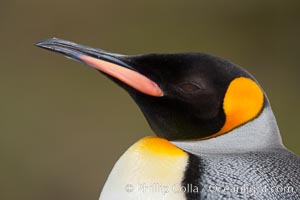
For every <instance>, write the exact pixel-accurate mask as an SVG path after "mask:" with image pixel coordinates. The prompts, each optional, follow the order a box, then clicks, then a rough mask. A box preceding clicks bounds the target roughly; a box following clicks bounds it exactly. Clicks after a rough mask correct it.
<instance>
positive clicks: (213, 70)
mask: <svg viewBox="0 0 300 200" xmlns="http://www.w3.org/2000/svg"><path fill="white" fill-rule="evenodd" d="M36 45H37V46H39V47H42V48H45V49H48V50H51V51H54V52H58V53H61V54H64V55H65V56H66V57H69V58H72V59H73V60H75V61H79V62H81V63H84V64H86V65H89V66H91V67H93V68H95V69H97V70H98V71H100V72H101V73H102V74H104V75H105V76H107V77H108V78H109V79H111V80H112V81H114V82H116V83H117V84H118V85H119V86H121V87H122V88H123V89H125V90H126V91H127V92H128V93H129V95H130V96H131V97H132V98H133V99H134V101H135V102H136V104H137V105H138V106H139V108H140V110H141V111H142V112H143V114H144V116H145V118H146V120H147V121H148V123H149V125H150V127H151V129H152V130H153V132H154V133H155V134H156V136H149V137H145V138H142V139H141V140H139V141H137V142H136V143H135V144H133V145H132V146H131V147H130V148H129V149H128V150H127V151H126V152H125V153H124V154H123V155H122V156H121V157H120V159H119V160H118V161H117V162H116V164H115V165H114V167H113V169H112V171H111V173H110V175H109V176H108V178H107V181H106V183H105V185H104V187H103V190H102V192H101V194H100V200H121V199H122V200H199V199H295V200H296V199H300V158H299V157H298V156H297V155H295V154H294V153H292V152H291V151H289V150H288V149H287V148H286V147H285V146H284V145H283V143H282V140H281V136H280V133H279V130H278V126H277V122H276V120H275V117H274V114H273V112H272V109H271V106H270V103H269V100H268V98H267V96H266V94H265V92H264V91H263V89H262V87H261V86H260V85H259V83H258V82H257V81H256V80H255V78H254V77H253V76H252V75H250V74H249V73H248V72H247V71H246V70H244V69H242V68H241V67H239V66H237V65H235V64H233V63H231V62H228V61H226V60H224V59H221V58H218V57H215V56H212V55H208V54H204V53H173V54H144V55H132V56H128V55H121V54H115V53H109V52H107V51H104V50H101V49H96V48H91V47H88V46H83V45H79V44H76V43H73V42H70V41H66V40H62V39H57V38H52V39H46V40H43V41H41V42H39V43H37V44H36Z"/></svg>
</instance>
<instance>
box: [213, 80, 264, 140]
mask: <svg viewBox="0 0 300 200" xmlns="http://www.w3.org/2000/svg"><path fill="white" fill-rule="evenodd" d="M263 104H264V94H263V92H262V90H261V89H260V87H259V86H258V85H257V84H256V83H255V82H254V81H253V80H251V79H250V78H246V77H239V78H236V79H234V80H233V81H232V82H231V83H230V85H229V87H228V89H227V91H226V94H225V97H224V102H223V109H224V113H225V116H226V121H225V124H224V126H223V127H222V129H221V130H220V131H219V132H217V133H216V134H214V135H213V137H215V136H218V135H222V134H223V133H226V132H228V131H230V130H232V129H234V128H236V127H238V126H240V125H242V124H244V123H246V122H248V121H250V120H252V119H254V118H255V117H256V116H257V115H258V114H259V113H260V111H261V109H262V107H263Z"/></svg>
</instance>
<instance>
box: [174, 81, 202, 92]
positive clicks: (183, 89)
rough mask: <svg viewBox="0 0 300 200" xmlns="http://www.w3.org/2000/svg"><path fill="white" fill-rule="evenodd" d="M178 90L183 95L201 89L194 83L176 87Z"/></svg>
mask: <svg viewBox="0 0 300 200" xmlns="http://www.w3.org/2000/svg"><path fill="white" fill-rule="evenodd" d="M178 88H179V90H180V91H181V92H184V93H192V92H195V91H197V90H200V89H202V87H200V86H199V85H197V84H195V83H182V84H180V85H179V86H178Z"/></svg>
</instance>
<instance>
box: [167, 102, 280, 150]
mask: <svg viewBox="0 0 300 200" xmlns="http://www.w3.org/2000/svg"><path fill="white" fill-rule="evenodd" d="M172 143H173V144H175V145H176V146H178V147H179V148H181V149H183V150H185V151H187V152H190V153H193V154H196V155H199V154H214V153H216V154H221V153H245V152H250V151H265V150H269V149H274V148H284V146H283V144H282V140H281V136H280V132H279V129H278V126H277V122H276V119H275V116H274V114H273V112H272V109H271V106H270V105H269V103H267V104H266V105H265V107H264V109H263V111H262V112H261V114H260V115H259V116H258V117H257V118H255V119H253V120H252V121H250V122H248V123H246V124H244V125H242V126H240V127H238V128H236V129H234V130H232V131H230V132H228V133H226V134H224V135H221V136H218V137H215V138H211V139H207V140H198V141H173V142H172Z"/></svg>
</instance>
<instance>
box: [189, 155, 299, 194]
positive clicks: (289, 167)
mask: <svg viewBox="0 0 300 200" xmlns="http://www.w3.org/2000/svg"><path fill="white" fill-rule="evenodd" d="M198 158H199V159H200V160H201V162H200V163H201V165H202V166H200V167H199V169H201V172H200V177H199V180H198V187H200V190H201V193H200V195H199V197H200V199H295V200H296V199H300V158H299V157H298V156H296V155H295V154H293V153H291V152H289V151H288V150H285V149H269V150H268V151H255V152H247V153H241V154H223V155H221V154H202V155H198ZM190 167H191V168H194V166H190ZM198 199H199V198H198Z"/></svg>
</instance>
